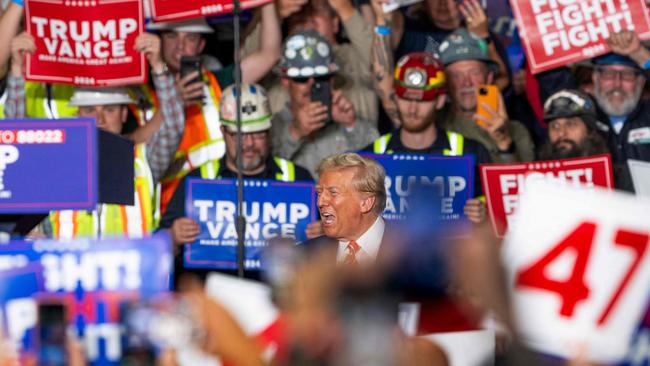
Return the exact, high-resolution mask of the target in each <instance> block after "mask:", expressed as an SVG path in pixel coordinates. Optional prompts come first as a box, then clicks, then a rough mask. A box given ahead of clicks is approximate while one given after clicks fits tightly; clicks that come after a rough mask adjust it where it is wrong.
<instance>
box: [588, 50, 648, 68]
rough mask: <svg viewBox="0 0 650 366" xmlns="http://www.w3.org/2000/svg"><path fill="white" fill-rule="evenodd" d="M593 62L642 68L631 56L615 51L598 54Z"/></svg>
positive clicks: (599, 64)
mask: <svg viewBox="0 0 650 366" xmlns="http://www.w3.org/2000/svg"><path fill="white" fill-rule="evenodd" d="M592 62H593V64H594V65H596V66H603V65H624V66H630V67H633V68H635V69H640V67H639V65H638V64H637V63H636V62H634V61H633V60H632V59H631V58H629V57H627V56H623V55H619V54H618V53H613V52H610V53H607V54H604V55H602V56H598V57H596V58H594V59H593V60H592Z"/></svg>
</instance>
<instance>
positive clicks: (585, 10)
mask: <svg viewBox="0 0 650 366" xmlns="http://www.w3.org/2000/svg"><path fill="white" fill-rule="evenodd" d="M510 3H511V4H512V10H513V12H514V15H515V18H516V19H517V24H518V25H519V32H520V33H519V35H520V37H521V40H522V43H523V44H524V49H525V51H526V56H527V59H528V62H529V65H530V68H531V71H532V72H533V73H538V72H542V71H546V70H550V69H554V68H556V67H560V66H564V65H567V64H570V63H573V62H577V61H581V60H584V59H589V58H592V57H595V56H599V55H602V54H605V53H607V52H609V47H608V46H607V43H606V39H607V38H609V36H610V34H611V33H614V32H618V31H620V30H624V29H629V30H633V31H635V32H636V33H637V34H638V35H639V37H640V38H641V39H648V38H650V17H648V11H647V10H646V5H645V2H644V0H585V1H557V0H510Z"/></svg>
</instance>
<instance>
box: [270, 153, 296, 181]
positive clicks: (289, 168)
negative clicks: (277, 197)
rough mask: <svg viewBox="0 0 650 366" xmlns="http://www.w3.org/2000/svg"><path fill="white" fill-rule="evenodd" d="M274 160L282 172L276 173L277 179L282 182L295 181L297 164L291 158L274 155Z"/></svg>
mask: <svg viewBox="0 0 650 366" xmlns="http://www.w3.org/2000/svg"><path fill="white" fill-rule="evenodd" d="M273 160H274V161H275V163H276V164H277V165H278V166H279V167H280V170H281V172H280V173H276V174H275V179H276V180H279V181H282V182H293V181H294V180H296V166H295V165H293V163H292V162H290V161H289V160H285V159H282V158H278V157H274V158H273Z"/></svg>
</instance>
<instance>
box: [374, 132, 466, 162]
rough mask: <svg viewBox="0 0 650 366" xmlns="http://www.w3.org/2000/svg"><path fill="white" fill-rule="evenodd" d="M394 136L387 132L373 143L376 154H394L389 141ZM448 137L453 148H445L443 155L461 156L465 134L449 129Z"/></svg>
mask: <svg viewBox="0 0 650 366" xmlns="http://www.w3.org/2000/svg"><path fill="white" fill-rule="evenodd" d="M392 137H393V134H392V133H387V134H385V135H383V136H381V137H380V138H378V139H377V140H375V142H374V143H373V145H372V151H373V152H374V153H375V154H394V153H395V152H394V151H393V150H392V149H388V143H389V142H390V139H391V138H392ZM447 139H448V140H449V146H450V147H451V149H444V150H442V155H447V156H459V155H463V144H464V141H465V140H464V138H463V135H461V134H459V133H456V132H451V131H447Z"/></svg>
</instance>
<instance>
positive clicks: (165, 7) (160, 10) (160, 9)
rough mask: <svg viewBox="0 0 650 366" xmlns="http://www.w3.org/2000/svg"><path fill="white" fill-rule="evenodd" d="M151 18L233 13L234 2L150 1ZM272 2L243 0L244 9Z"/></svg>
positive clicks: (195, 16)
mask: <svg viewBox="0 0 650 366" xmlns="http://www.w3.org/2000/svg"><path fill="white" fill-rule="evenodd" d="M149 1H150V3H149V5H150V8H151V17H152V18H153V20H154V21H156V22H171V21H176V20H183V19H191V18H200V17H207V16H210V15H220V14H228V13H232V12H233V10H234V9H235V6H234V5H233V1H232V0H149ZM269 2H271V0H241V1H240V4H241V5H240V6H241V8H242V9H250V8H256V7H258V6H261V5H264V4H266V3H269Z"/></svg>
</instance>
